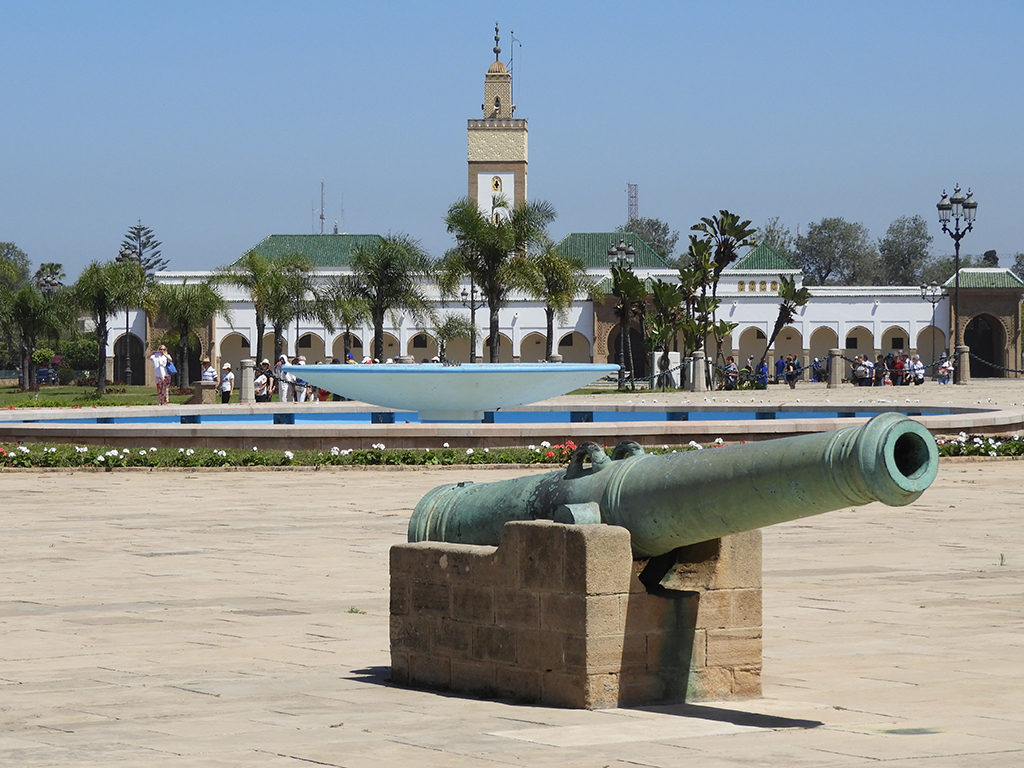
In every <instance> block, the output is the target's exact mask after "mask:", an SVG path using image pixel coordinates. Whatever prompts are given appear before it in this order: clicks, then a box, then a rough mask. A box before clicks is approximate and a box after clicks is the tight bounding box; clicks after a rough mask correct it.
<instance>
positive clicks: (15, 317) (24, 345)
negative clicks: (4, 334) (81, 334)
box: [8, 283, 75, 390]
mask: <svg viewBox="0 0 1024 768" xmlns="http://www.w3.org/2000/svg"><path fill="white" fill-rule="evenodd" d="M8 303H9V306H8V313H9V321H10V325H11V330H12V331H13V334H12V335H13V336H14V338H15V339H16V341H17V342H18V344H19V345H20V347H21V353H22V369H21V370H22V389H26V390H27V389H31V388H32V386H33V385H34V384H35V380H36V364H35V361H33V359H32V353H33V352H35V351H36V347H37V346H38V344H39V341H40V339H45V338H56V337H58V336H60V335H61V334H62V333H64V332H65V331H68V330H70V329H71V327H72V325H73V324H74V319H75V313H74V309H73V306H72V304H71V302H69V301H68V300H67V297H66V296H64V295H62V292H52V293H50V294H49V295H47V294H44V293H43V292H42V291H40V290H39V289H38V288H37V287H36V286H34V285H32V284H31V283H29V284H26V285H23V286H22V287H21V288H19V289H18V290H17V291H13V292H11V294H10V297H9V300H8Z"/></svg>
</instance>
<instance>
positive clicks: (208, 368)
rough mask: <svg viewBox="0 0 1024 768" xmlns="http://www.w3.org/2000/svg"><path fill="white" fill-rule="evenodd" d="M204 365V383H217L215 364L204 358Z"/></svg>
mask: <svg viewBox="0 0 1024 768" xmlns="http://www.w3.org/2000/svg"><path fill="white" fill-rule="evenodd" d="M202 363H203V374H202V380H203V381H217V371H216V370H215V369H214V367H213V364H212V363H211V362H210V358H208V357H204V358H203V360H202Z"/></svg>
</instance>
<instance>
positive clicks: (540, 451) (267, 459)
mask: <svg viewBox="0 0 1024 768" xmlns="http://www.w3.org/2000/svg"><path fill="white" fill-rule="evenodd" d="M936 444H937V446H938V449H939V455H940V456H1024V440H1022V439H1021V438H1020V436H1018V435H1013V436H1007V437H999V438H996V437H979V436H976V435H968V434H965V433H963V432H961V433H960V434H959V435H958V436H957V437H954V438H949V439H943V438H940V439H938V440H936ZM721 445H723V441H722V439H721V438H718V439H716V440H715V441H714V442H713V443H709V444H707V445H701V444H700V443H697V442H695V441H691V442H690V443H689V444H688V445H685V446H679V447H676V448H672V447H670V446H668V445H665V446H662V447H660V448H647V449H646V450H647V452H648V453H670V452H675V451H694V450H703V449H704V448H717V447H719V446H721ZM606 448H607V446H606ZM575 450H576V444H575V443H574V442H573V441H572V440H566V441H565V442H564V443H555V444H552V443H550V442H548V441H544V442H541V443H540V444H538V445H527V446H525V447H521V448H451V447H450V446H449V444H448V443H444V444H442V445H441V446H440V447H438V448H433V449H432V448H421V449H401V448H398V449H389V448H388V447H387V446H386V445H385V444H384V443H374V444H373V445H372V446H371V447H370V448H360V449H353V448H344V449H342V448H331V449H330V450H309V451H288V450H263V449H261V448H260V447H259V446H252V448H250V449H245V450H241V449H225V450H214V449H210V448H106V447H97V446H75V445H52V444H41V443H39V444H29V445H21V444H14V445H11V444H8V445H0V468H2V467H98V468H104V469H113V468H116V467H151V468H156V467H247V466H268V467H287V466H304V467H316V466H382V465H410V466H416V465H418V466H448V465H455V464H554V465H561V464H565V463H566V462H568V460H569V457H570V456H572V453H573V451H575Z"/></svg>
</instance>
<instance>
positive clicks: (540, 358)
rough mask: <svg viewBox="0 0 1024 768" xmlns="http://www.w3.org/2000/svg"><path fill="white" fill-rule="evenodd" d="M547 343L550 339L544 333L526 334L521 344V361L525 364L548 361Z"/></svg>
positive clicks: (533, 332)
mask: <svg viewBox="0 0 1024 768" xmlns="http://www.w3.org/2000/svg"><path fill="white" fill-rule="evenodd" d="M547 342H548V337H547V336H545V335H544V334H543V333H538V332H537V331H532V332H530V333H528V334H526V335H525V336H523V338H522V340H521V341H520V342H519V360H520V361H521V362H524V363H534V362H540V363H543V362H544V361H545V360H547V356H546V355H545V352H547V348H548V344H547Z"/></svg>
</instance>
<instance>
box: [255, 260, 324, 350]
mask: <svg viewBox="0 0 1024 768" xmlns="http://www.w3.org/2000/svg"><path fill="white" fill-rule="evenodd" d="M270 261H271V266H272V270H271V273H270V275H269V277H268V280H267V292H266V297H265V298H266V301H265V304H264V311H265V312H266V319H267V321H269V322H270V325H271V327H272V328H273V329H274V358H275V359H276V358H279V357H280V356H281V352H282V350H283V349H284V344H283V341H284V329H285V328H286V327H287V326H288V325H290V324H291V322H292V321H293V320H294V321H296V323H297V322H298V321H299V320H312V319H316V320H318V321H319V322H320V323H321V324H323V326H324V328H326V329H327V330H328V331H331V332H333V331H334V321H333V318H332V317H331V316H330V313H329V312H328V311H327V309H326V306H325V302H324V301H323V298H322V297H321V294H320V291H319V290H317V285H316V281H315V280H314V279H313V274H312V269H313V264H312V262H311V261H310V260H309V259H308V258H306V256H304V255H303V254H301V253H286V254H284V255H283V256H280V257H278V258H275V259H271V260H270ZM298 341H299V340H298V338H297V337H296V339H295V347H296V349H295V351H296V353H298V345H299V344H298ZM261 351H262V346H261ZM258 359H262V358H258Z"/></svg>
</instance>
